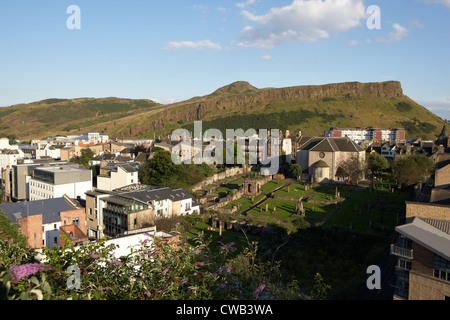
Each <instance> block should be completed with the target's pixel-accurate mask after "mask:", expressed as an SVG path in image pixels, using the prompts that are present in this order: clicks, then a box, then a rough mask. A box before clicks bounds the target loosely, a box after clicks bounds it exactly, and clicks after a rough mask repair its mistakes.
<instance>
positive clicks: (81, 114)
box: [0, 98, 162, 139]
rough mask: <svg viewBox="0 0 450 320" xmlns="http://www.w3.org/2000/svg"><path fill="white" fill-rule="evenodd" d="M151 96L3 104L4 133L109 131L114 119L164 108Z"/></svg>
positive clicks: (43, 134) (38, 135)
mask: <svg viewBox="0 0 450 320" xmlns="http://www.w3.org/2000/svg"><path fill="white" fill-rule="evenodd" d="M161 107H162V105H160V104H158V103H156V102H153V101H151V100H132V99H119V98H104V99H93V98H81V99H47V100H43V101H39V102H34V103H30V104H20V105H14V106H11V107H4V108H0V135H2V136H7V135H8V136H11V135H14V136H16V137H17V138H20V139H31V138H44V137H46V136H52V135H68V134H73V133H80V132H84V131H85V129H86V128H88V127H95V128H96V131H99V132H107V131H108V129H109V128H108V126H110V123H111V122H112V123H114V121H116V120H117V119H122V118H124V117H127V116H129V115H135V114H138V113H141V112H146V111H149V110H155V109H158V108H161Z"/></svg>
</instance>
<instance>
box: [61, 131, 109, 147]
mask: <svg viewBox="0 0 450 320" xmlns="http://www.w3.org/2000/svg"><path fill="white" fill-rule="evenodd" d="M67 138H68V139H70V140H73V141H75V142H84V143H94V144H97V143H107V142H108V141H109V136H108V135H106V134H102V133H99V132H85V133H82V134H79V135H72V136H68V137H67Z"/></svg>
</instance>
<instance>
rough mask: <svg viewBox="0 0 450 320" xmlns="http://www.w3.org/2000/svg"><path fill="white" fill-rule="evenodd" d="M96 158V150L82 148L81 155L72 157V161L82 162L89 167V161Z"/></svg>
mask: <svg viewBox="0 0 450 320" xmlns="http://www.w3.org/2000/svg"><path fill="white" fill-rule="evenodd" d="M93 158H94V152H93V151H92V150H91V149H89V148H86V149H82V150H81V156H79V157H74V158H72V159H70V161H71V162H74V163H78V164H81V165H82V166H85V167H89V162H90V161H91V160H92V159H93Z"/></svg>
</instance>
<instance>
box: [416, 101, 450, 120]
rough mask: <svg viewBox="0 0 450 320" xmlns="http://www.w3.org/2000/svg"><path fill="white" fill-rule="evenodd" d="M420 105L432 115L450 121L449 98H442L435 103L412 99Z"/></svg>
mask: <svg viewBox="0 0 450 320" xmlns="http://www.w3.org/2000/svg"><path fill="white" fill-rule="evenodd" d="M413 100H415V101H416V102H417V103H419V104H420V105H422V106H424V107H425V108H427V109H428V110H430V111H431V112H433V113H434V114H436V115H438V116H439V117H441V118H443V119H449V120H450V98H446V99H445V98H444V99H442V100H436V101H426V100H421V99H413Z"/></svg>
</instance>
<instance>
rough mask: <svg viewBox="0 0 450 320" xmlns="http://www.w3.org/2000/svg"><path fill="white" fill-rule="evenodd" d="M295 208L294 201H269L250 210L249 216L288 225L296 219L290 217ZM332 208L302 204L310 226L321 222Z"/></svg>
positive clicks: (314, 204) (295, 203) (315, 204)
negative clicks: (270, 219) (275, 220)
mask: <svg viewBox="0 0 450 320" xmlns="http://www.w3.org/2000/svg"><path fill="white" fill-rule="evenodd" d="M266 204H267V205H268V209H269V211H268V212H266V211H265V210H266ZM296 206H297V202H296V201H289V200H280V199H269V200H267V201H266V202H264V203H263V204H261V205H260V206H258V207H257V208H256V209H253V210H251V211H250V212H249V215H250V216H264V217H269V218H272V219H279V220H283V221H284V222H288V223H289V222H292V221H294V220H296V219H298V217H296V216H294V217H291V215H292V214H294V213H295V208H296ZM274 207H276V211H275V212H273V209H274ZM332 208H333V206H332V205H323V204H317V203H307V202H303V209H305V213H306V215H305V220H306V221H307V222H309V223H310V224H314V223H318V222H321V221H322V220H323V219H324V218H325V216H326V215H327V214H328V213H329V212H330V210H331V209H332Z"/></svg>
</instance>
